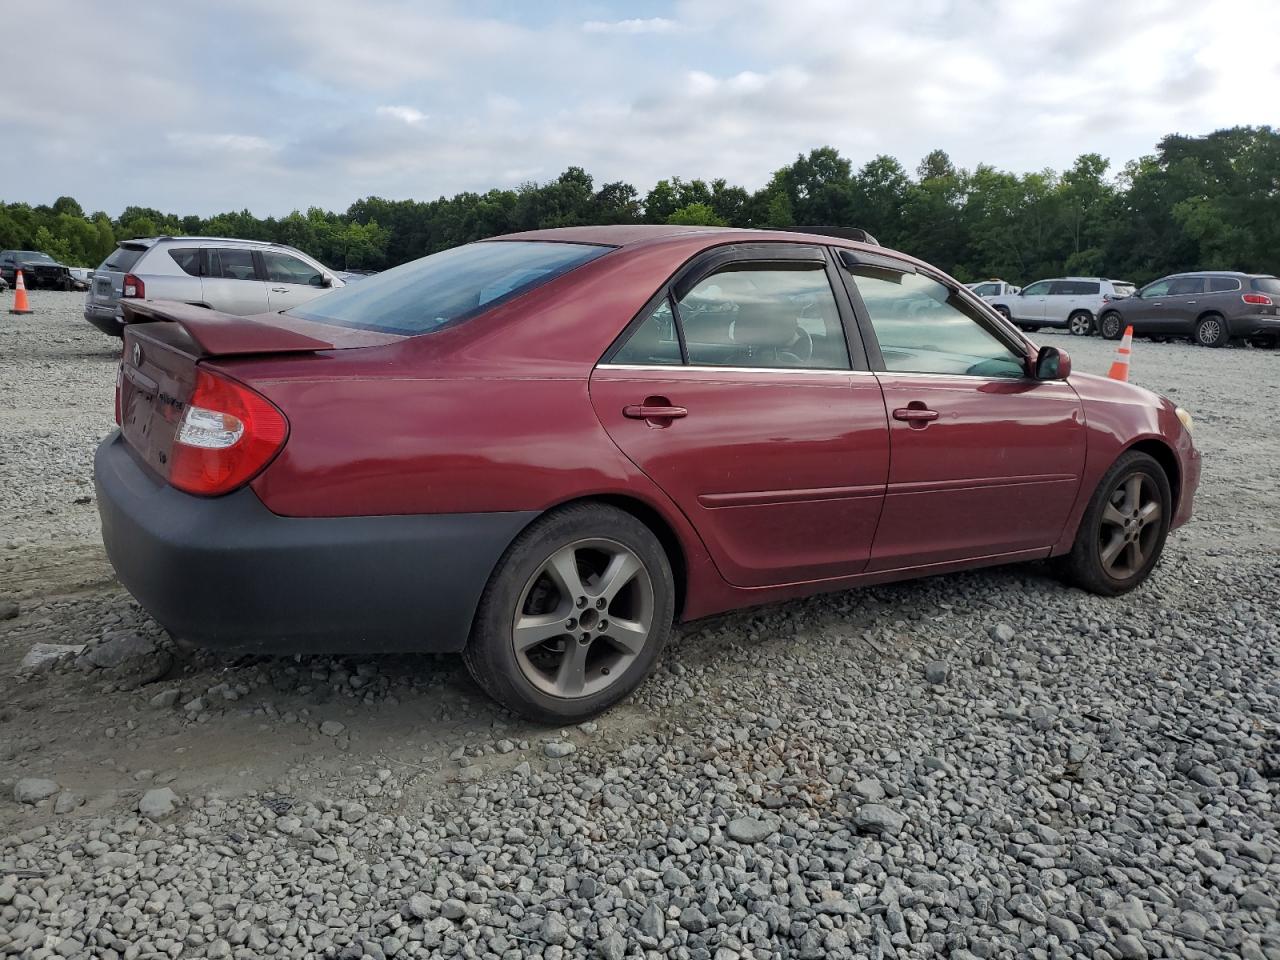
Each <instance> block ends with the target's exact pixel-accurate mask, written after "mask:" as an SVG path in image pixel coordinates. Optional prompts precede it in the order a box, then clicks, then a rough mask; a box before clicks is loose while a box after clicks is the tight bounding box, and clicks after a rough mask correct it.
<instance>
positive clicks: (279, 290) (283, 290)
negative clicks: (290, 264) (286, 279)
mask: <svg viewBox="0 0 1280 960" xmlns="http://www.w3.org/2000/svg"><path fill="white" fill-rule="evenodd" d="M271 292H272V293H288V292H289V288H288V287H272V288H271Z"/></svg>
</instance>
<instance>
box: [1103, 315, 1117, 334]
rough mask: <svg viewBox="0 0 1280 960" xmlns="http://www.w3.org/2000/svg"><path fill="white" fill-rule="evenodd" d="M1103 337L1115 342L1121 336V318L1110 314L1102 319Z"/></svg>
mask: <svg viewBox="0 0 1280 960" xmlns="http://www.w3.org/2000/svg"><path fill="white" fill-rule="evenodd" d="M1102 335H1103V336H1104V337H1106V338H1107V339H1108V340H1114V339H1116V338H1117V337H1118V336H1119V335H1120V317H1119V316H1117V315H1116V314H1114V313H1109V314H1107V315H1106V316H1105V317H1103V318H1102Z"/></svg>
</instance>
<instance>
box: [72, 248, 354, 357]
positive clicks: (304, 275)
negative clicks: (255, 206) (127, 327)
mask: <svg viewBox="0 0 1280 960" xmlns="http://www.w3.org/2000/svg"><path fill="white" fill-rule="evenodd" d="M343 285H344V283H343V281H342V280H341V279H340V278H339V277H338V275H337V274H336V273H335V272H334V271H332V270H330V269H329V268H328V267H325V266H323V265H322V264H320V263H319V262H317V261H315V260H313V259H311V257H308V256H307V255H306V254H305V253H303V252H302V251H301V250H295V249H294V248H293V247H288V246H285V245H283V244H279V243H264V242H262V241H258V240H229V239H222V238H218V237H149V238H146V239H142V240H124V241H121V243H120V244H119V246H118V247H117V248H116V250H115V251H114V252H113V253H112V254H111V255H110V256H109V257H107V259H106V260H104V261H102V265H101V266H100V267H98V269H97V270H95V271H94V273H93V279H92V281H91V282H90V284H89V293H88V295H87V296H86V297H85V300H84V318H85V319H86V320H88V321H89V322H90V323H91V324H93V325H94V326H95V327H97V328H98V329H99V330H101V331H102V332H103V333H109V334H111V335H112V336H117V337H118V336H120V331H121V327H122V326H123V322H122V320H121V311H120V299H121V298H122V297H138V298H140V299H146V300H179V301H182V302H183V303H194V304H197V305H198V306H202V307H210V308H211V309H214V310H220V311H222V312H223V313H234V314H239V315H240V316H249V315H251V314H255V313H275V312H279V311H281V310H287V309H288V308H289V307H296V306H297V305H298V304H300V303H306V302H307V301H308V300H311V299H313V298H315V297H318V296H320V294H322V293H326V292H327V291H328V290H329V289H330V288H332V287H341V286H343Z"/></svg>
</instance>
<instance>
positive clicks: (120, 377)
mask: <svg viewBox="0 0 1280 960" xmlns="http://www.w3.org/2000/svg"><path fill="white" fill-rule="evenodd" d="M123 389H124V361H123V360H121V361H120V364H119V365H118V366H117V367H116V426H117V427H118V426H120V423H121V421H122V420H123V417H122V416H121V415H120V391H121V390H123Z"/></svg>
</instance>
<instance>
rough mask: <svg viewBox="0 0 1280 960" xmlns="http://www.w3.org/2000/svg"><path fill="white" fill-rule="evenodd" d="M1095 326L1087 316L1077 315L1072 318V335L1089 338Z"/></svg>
mask: <svg viewBox="0 0 1280 960" xmlns="http://www.w3.org/2000/svg"><path fill="white" fill-rule="evenodd" d="M1092 326H1093V319H1092V318H1091V317H1089V316H1087V315H1086V314H1083V313H1077V314H1076V315H1075V316H1073V317H1072V318H1071V333H1072V334H1073V335H1074V336H1077V337H1087V336H1088V335H1089V330H1090V328H1091V327H1092Z"/></svg>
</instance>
